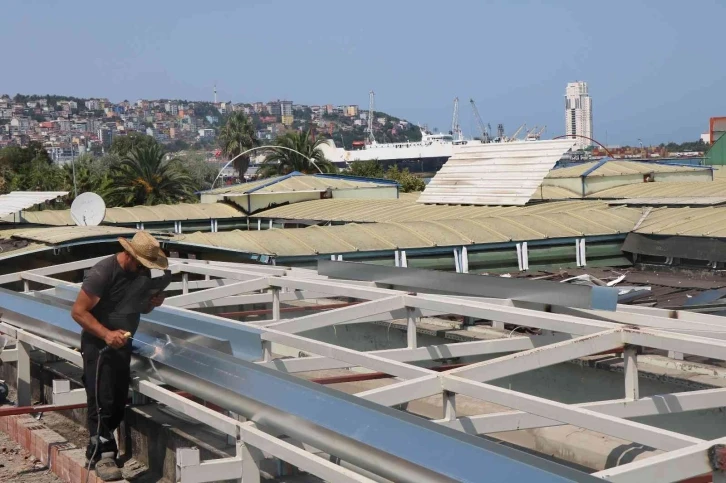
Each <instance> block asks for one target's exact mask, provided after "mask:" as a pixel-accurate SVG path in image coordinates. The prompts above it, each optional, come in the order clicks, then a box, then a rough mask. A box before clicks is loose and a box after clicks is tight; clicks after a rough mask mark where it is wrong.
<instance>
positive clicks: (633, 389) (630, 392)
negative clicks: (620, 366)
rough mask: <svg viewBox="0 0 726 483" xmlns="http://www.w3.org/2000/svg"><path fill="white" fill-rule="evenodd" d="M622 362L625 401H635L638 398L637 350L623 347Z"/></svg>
mask: <svg viewBox="0 0 726 483" xmlns="http://www.w3.org/2000/svg"><path fill="white" fill-rule="evenodd" d="M623 362H624V369H625V399H631V400H637V399H639V398H640V396H639V386H638V348H637V347H635V346H631V345H628V346H625V349H624V350H623Z"/></svg>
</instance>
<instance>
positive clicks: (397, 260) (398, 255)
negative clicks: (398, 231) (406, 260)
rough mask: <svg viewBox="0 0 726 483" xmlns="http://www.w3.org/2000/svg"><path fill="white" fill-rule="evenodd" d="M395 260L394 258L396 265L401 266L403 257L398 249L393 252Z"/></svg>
mask: <svg viewBox="0 0 726 483" xmlns="http://www.w3.org/2000/svg"><path fill="white" fill-rule="evenodd" d="M393 260H394V265H395V266H396V267H400V266H401V257H400V254H399V252H398V250H396V251H394V252H393Z"/></svg>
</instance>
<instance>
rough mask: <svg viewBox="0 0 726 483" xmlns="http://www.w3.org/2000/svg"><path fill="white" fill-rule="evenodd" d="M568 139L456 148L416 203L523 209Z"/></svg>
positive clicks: (566, 147)
mask: <svg viewBox="0 0 726 483" xmlns="http://www.w3.org/2000/svg"><path fill="white" fill-rule="evenodd" d="M573 144H574V141H572V140H571V139H561V140H556V141H532V142H513V143H489V144H466V145H463V146H459V147H455V151H454V155H453V156H452V157H451V158H449V160H448V161H447V162H446V163H445V164H444V166H443V167H442V168H441V170H439V172H438V173H436V175H435V176H434V177H433V179H432V180H431V182H430V183H429V184H428V185H427V186H426V189H425V190H424V192H423V193H422V194H421V197H420V198H419V199H418V202H419V203H435V204H466V205H524V204H526V203H527V202H528V201H529V199H530V198H532V196H533V195H534V193H535V191H536V190H537V188H538V187H539V185H540V184H541V183H542V179H543V178H544V177H545V176H546V175H547V173H548V172H549V171H550V169H552V166H554V164H555V163H556V162H557V161H558V160H559V159H560V158H562V155H563V154H564V153H565V152H567V150H569V149H570V148H571V147H572V146H573Z"/></svg>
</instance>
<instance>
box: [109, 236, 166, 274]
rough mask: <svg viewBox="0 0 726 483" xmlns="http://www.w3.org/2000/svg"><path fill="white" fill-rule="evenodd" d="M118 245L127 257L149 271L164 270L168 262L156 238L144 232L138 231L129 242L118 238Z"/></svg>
mask: <svg viewBox="0 0 726 483" xmlns="http://www.w3.org/2000/svg"><path fill="white" fill-rule="evenodd" d="M118 241H119V243H120V244H121V246H122V247H124V250H126V251H127V252H128V253H129V255H131V256H132V257H134V258H135V259H136V260H138V262H139V263H140V264H142V265H143V266H145V267H146V268H150V269H153V268H155V269H157V270H166V268H167V267H168V266H169V262H168V261H167V259H166V256H165V255H164V252H163V251H162V250H161V247H160V246H159V242H158V241H156V238H154V237H153V236H151V235H149V234H148V233H147V232H145V231H139V232H137V233H136V235H134V237H133V238H132V239H131V241H129V240H127V239H125V238H119V239H118Z"/></svg>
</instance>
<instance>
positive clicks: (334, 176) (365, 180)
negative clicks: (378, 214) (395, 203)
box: [313, 173, 399, 185]
mask: <svg viewBox="0 0 726 483" xmlns="http://www.w3.org/2000/svg"><path fill="white" fill-rule="evenodd" d="M313 176H314V177H315V178H330V179H342V180H350V181H361V182H363V183H380V184H389V185H399V183H398V181H396V180H394V179H385V178H366V177H365V176H353V175H348V174H331V173H317V174H314V175H313Z"/></svg>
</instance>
